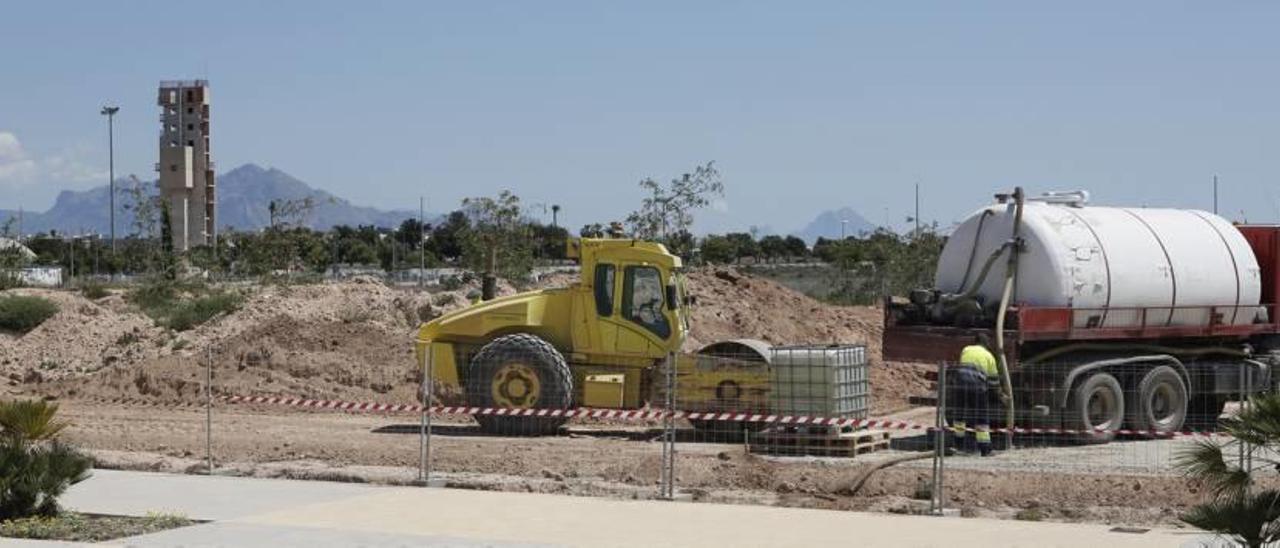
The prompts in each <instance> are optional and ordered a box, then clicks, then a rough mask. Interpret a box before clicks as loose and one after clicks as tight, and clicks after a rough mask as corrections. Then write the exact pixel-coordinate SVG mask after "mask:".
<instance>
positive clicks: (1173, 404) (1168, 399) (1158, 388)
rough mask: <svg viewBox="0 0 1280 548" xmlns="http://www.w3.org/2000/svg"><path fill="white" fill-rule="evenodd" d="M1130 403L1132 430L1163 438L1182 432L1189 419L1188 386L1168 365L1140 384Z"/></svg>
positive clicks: (1147, 375) (1148, 374) (1158, 368)
mask: <svg viewBox="0 0 1280 548" xmlns="http://www.w3.org/2000/svg"><path fill="white" fill-rule="evenodd" d="M1130 396H1133V397H1130V398H1128V399H1129V401H1128V402H1126V403H1127V405H1128V407H1127V411H1128V412H1127V414H1128V425H1129V429H1131V430H1137V431H1138V432H1140V433H1145V432H1151V434H1139V435H1146V436H1151V437H1160V435H1162V434H1171V433H1173V432H1177V431H1179V430H1181V429H1182V424H1183V422H1185V421H1186V419H1187V399H1188V398H1187V383H1186V382H1185V381H1183V380H1182V375H1179V374H1178V371H1177V370H1175V369H1174V368H1172V367H1169V366H1167V365H1161V366H1158V367H1154V368H1152V369H1151V370H1150V371H1147V372H1146V374H1144V375H1143V376H1142V380H1140V381H1138V385H1137V386H1136V387H1135V390H1134V391H1133V392H1131V393H1130Z"/></svg>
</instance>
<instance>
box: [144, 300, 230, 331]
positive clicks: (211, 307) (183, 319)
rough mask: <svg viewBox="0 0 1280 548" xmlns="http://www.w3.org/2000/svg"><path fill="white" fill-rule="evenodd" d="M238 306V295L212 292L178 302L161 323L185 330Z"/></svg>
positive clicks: (175, 329) (177, 329)
mask: <svg viewBox="0 0 1280 548" xmlns="http://www.w3.org/2000/svg"><path fill="white" fill-rule="evenodd" d="M239 307H240V296H239V295H235V294H232V293H214V294H211V295H205V296H203V297H196V298H194V299H191V300H186V301H181V302H179V303H178V304H176V305H174V306H173V308H172V309H171V311H170V312H169V314H168V317H167V318H166V319H165V321H164V322H163V323H164V325H166V326H168V327H169V328H170V329H173V330H174V331H186V330H188V329H191V328H193V327H196V326H199V325H201V324H203V323H204V322H207V321H209V320H210V319H212V318H213V317H214V316H217V315H219V314H222V313H224V312H231V311H233V310H235V309H237V308H239Z"/></svg>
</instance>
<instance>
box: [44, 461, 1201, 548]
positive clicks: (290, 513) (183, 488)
mask: <svg viewBox="0 0 1280 548" xmlns="http://www.w3.org/2000/svg"><path fill="white" fill-rule="evenodd" d="M65 503H66V504H67V506H69V507H70V508H73V509H76V510H80V511H86V512H101V513H110V514H137V515H141V514H145V513H147V512H156V511H166V512H179V513H182V514H185V515H186V516H188V517H191V518H195V519H201V520H210V522H209V523H205V524H201V525H196V526H192V527H186V528H182V529H175V530H171V531H165V532H161V533H156V534H152V535H144V536H140V537H133V538H130V539H125V540H121V541H117V544H119V545H129V546H177V545H181V546H307V547H308V548H316V547H322V546H466V547H472V546H501V547H510V546H637V547H638V546H726V545H738V546H806V547H808V546H852V545H856V546H894V547H899V546H939V547H941V546H948V547H966V546H973V547H982V548H995V547H1002V546H1035V547H1053V546H1064V547H1065V546H1088V547H1091V548H1096V547H1098V546H1108V547H1145V546H1161V547H1167V546H1180V545H1187V546H1193V545H1197V544H1195V543H1197V542H1199V541H1203V540H1205V538H1206V537H1204V536H1201V535H1194V534H1190V533H1185V532H1178V531H1165V530H1154V531H1148V532H1145V533H1138V534H1135V533H1119V532H1111V531H1109V528H1108V527H1106V526H1101V525H1068V524H1057V523H1031V522H1017V521H997V520H983V519H961V518H931V517H919V516H897V515H889V514H870V513H857V512H834V511H826V510H805V509H796V508H776V507H764V506H734V505H723V504H704V503H680V502H661V501H623V500H613V499H601V498H585V497H568V496H555V495H535V494H525V493H499V492H483V491H465V490H455V489H423V488H412V487H379V486H369V485H358V484H343V483H328V482H314V481H289V480H264V479H246V478H229V477H205V476H179V475H168V474H156V473H145V472H120V471H110V470H98V471H95V472H94V477H93V478H92V479H90V480H89V481H86V482H84V483H82V484H80V485H77V486H75V487H74V488H72V490H71V492H70V493H69V494H68V496H67V498H66V499H65ZM41 545H43V544H41Z"/></svg>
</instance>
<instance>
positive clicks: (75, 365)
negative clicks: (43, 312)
mask: <svg viewBox="0 0 1280 548" xmlns="http://www.w3.org/2000/svg"><path fill="white" fill-rule="evenodd" d="M4 293H5V294H6V295H30V296H37V297H43V298H45V299H48V300H50V301H53V302H54V303H56V304H57V305H58V313H57V314H55V315H54V316H53V317H51V318H49V319H48V320H45V322H44V323H43V324H40V325H39V326H37V327H36V328H35V329H33V330H31V331H30V332H28V333H26V334H25V335H22V336H15V335H12V334H10V335H5V339H4V340H3V341H0V342H2V343H3V344H0V374H4V375H5V376H7V377H8V378H9V379H10V381H11V384H12V383H13V381H21V382H28V383H29V382H39V381H41V380H45V379H56V378H61V377H65V376H67V375H75V374H84V373H89V372H93V371H98V370H100V369H103V368H107V367H113V366H116V365H119V364H122V363H124V364H129V363H136V362H138V361H142V360H147V359H153V358H156V357H158V356H160V355H163V354H165V353H166V352H168V351H169V350H168V349H169V341H170V340H171V339H172V337H171V336H170V335H167V334H166V333H165V330H163V329H161V328H158V327H156V326H155V324H154V323H153V322H152V321H151V319H150V318H147V317H146V316H144V315H142V313H141V312H138V311H137V310H136V309H132V308H131V307H129V306H128V305H127V304H125V303H124V301H123V299H122V298H121V297H120V296H119V295H112V296H109V297H104V298H102V299H100V300H98V301H96V302H95V301H91V300H89V299H86V298H84V297H83V296H81V295H80V294H79V293H73V292H68V291H55V290H48V289H13V290H9V291H5V292H4Z"/></svg>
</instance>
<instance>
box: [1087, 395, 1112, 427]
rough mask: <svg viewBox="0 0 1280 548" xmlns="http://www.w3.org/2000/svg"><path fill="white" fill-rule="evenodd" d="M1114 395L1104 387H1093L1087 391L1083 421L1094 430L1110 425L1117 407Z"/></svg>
mask: <svg viewBox="0 0 1280 548" xmlns="http://www.w3.org/2000/svg"><path fill="white" fill-rule="evenodd" d="M1117 403H1118V402H1116V396H1115V394H1113V393H1111V391H1110V390H1107V389H1105V388H1098V389H1095V390H1094V391H1093V392H1090V393H1089V403H1088V404H1087V405H1086V406H1085V422H1086V423H1087V424H1088V425H1089V428H1091V429H1094V430H1105V429H1107V428H1110V427H1111V421H1112V420H1114V418H1115V410H1116V407H1117Z"/></svg>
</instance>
